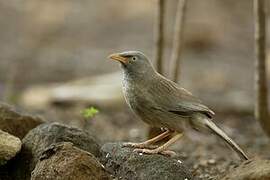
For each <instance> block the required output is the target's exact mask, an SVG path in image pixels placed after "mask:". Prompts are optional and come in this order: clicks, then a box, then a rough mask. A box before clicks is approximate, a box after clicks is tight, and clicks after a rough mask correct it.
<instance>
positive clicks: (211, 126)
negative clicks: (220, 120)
mask: <svg viewBox="0 0 270 180" xmlns="http://www.w3.org/2000/svg"><path fill="white" fill-rule="evenodd" d="M204 123H205V125H206V126H207V127H208V128H209V129H210V130H211V131H212V132H214V133H215V134H216V135H217V136H219V137H220V138H221V139H223V140H224V141H225V142H226V143H227V144H228V145H229V146H230V147H231V148H232V149H233V150H234V151H235V152H236V153H237V154H238V156H239V157H240V158H241V159H242V160H248V159H249V158H248V157H247V155H246V154H245V153H244V151H243V150H242V149H241V148H240V147H239V146H238V145H237V144H236V143H235V142H234V141H233V140H232V139H231V138H230V137H229V136H228V135H227V134H225V133H224V132H223V131H222V130H221V129H220V128H219V127H217V125H215V124H214V123H213V122H212V121H211V120H208V119H205V122H204Z"/></svg>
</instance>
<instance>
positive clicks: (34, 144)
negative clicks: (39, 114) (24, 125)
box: [15, 123, 100, 179]
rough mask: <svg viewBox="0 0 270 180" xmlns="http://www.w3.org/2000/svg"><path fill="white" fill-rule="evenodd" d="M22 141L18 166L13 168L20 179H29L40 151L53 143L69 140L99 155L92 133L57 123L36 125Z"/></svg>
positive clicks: (97, 144) (98, 146)
mask: <svg viewBox="0 0 270 180" xmlns="http://www.w3.org/2000/svg"><path fill="white" fill-rule="evenodd" d="M22 142H23V148H22V152H21V153H20V155H19V157H18V158H17V159H16V161H17V164H18V166H19V168H17V169H15V171H16V173H15V176H16V178H20V179H29V177H30V173H31V172H32V170H33V169H34V168H35V165H36V163H37V161H38V159H39V158H40V156H41V154H42V152H43V151H44V150H45V149H46V148H48V147H49V146H50V145H51V144H54V143H58V142H71V143H73V144H74V146H76V147H78V148H80V149H82V150H85V151H87V152H90V153H92V154H93V155H94V156H96V157H99V155H100V145H99V142H98V140H97V139H96V138H95V137H94V136H93V135H92V134H90V133H88V132H85V131H82V130H80V129H77V128H73V127H69V126H66V125H62V124H59V123H45V124H41V125H39V126H37V127H36V128H34V129H32V130H31V131H30V132H29V133H28V134H27V135H26V136H25V137H24V139H23V140H22Z"/></svg>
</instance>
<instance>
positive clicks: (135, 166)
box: [101, 143, 193, 180]
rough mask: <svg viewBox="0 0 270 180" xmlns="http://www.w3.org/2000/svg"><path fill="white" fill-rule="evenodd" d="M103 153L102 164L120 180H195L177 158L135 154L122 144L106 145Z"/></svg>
mask: <svg viewBox="0 0 270 180" xmlns="http://www.w3.org/2000/svg"><path fill="white" fill-rule="evenodd" d="M101 153H102V158H101V162H102V163H103V164H104V165H105V167H106V168H107V169H108V170H109V171H110V173H112V174H113V175H114V176H116V177H118V178H119V179H128V180H133V179H134V180H135V179H136V180H148V179H149V180H152V179H155V180H166V179H168V180H179V179H180V180H182V179H183V180H191V179H193V178H192V175H191V173H190V172H189V171H188V168H187V167H186V166H185V165H184V164H183V163H182V161H181V160H179V159H176V158H169V157H165V156H163V155H144V154H139V153H135V152H133V150H132V149H131V148H122V144H121V143H107V144H104V145H103V146H102V147H101Z"/></svg>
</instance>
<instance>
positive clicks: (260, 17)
mask: <svg viewBox="0 0 270 180" xmlns="http://www.w3.org/2000/svg"><path fill="white" fill-rule="evenodd" d="M264 7H265V6H264V0H254V16H255V23H254V24H255V52H256V59H255V67H256V71H255V91H256V104H255V118H256V119H257V120H258V121H259V122H260V124H261V127H262V129H263V130H264V131H265V132H266V134H267V135H268V136H270V119H269V114H268V87H267V75H266V73H267V72H266V52H265V50H266V42H265V39H266V26H265V9H264Z"/></svg>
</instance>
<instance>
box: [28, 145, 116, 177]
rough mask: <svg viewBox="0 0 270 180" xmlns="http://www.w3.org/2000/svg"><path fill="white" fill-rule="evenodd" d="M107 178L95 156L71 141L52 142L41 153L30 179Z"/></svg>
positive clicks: (107, 174) (106, 173) (107, 175)
mask: <svg viewBox="0 0 270 180" xmlns="http://www.w3.org/2000/svg"><path fill="white" fill-rule="evenodd" d="M55 179H57V180H66V179H68V180H78V179H79V180H109V179H112V177H111V176H110V175H109V173H108V172H107V171H106V170H105V169H104V166H103V165H102V164H101V163H100V162H99V161H98V160H97V158H96V157H95V156H94V155H92V154H91V153H88V152H86V151H83V150H81V149H79V148H77V147H75V146H74V145H73V144H72V143H69V142H63V143H56V144H52V145H51V146H50V147H49V148H47V149H46V150H45V151H44V152H43V153H42V155H41V157H40V160H39V161H38V163H37V165H36V167H35V169H34V171H33V172H32V175H31V180H55Z"/></svg>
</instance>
